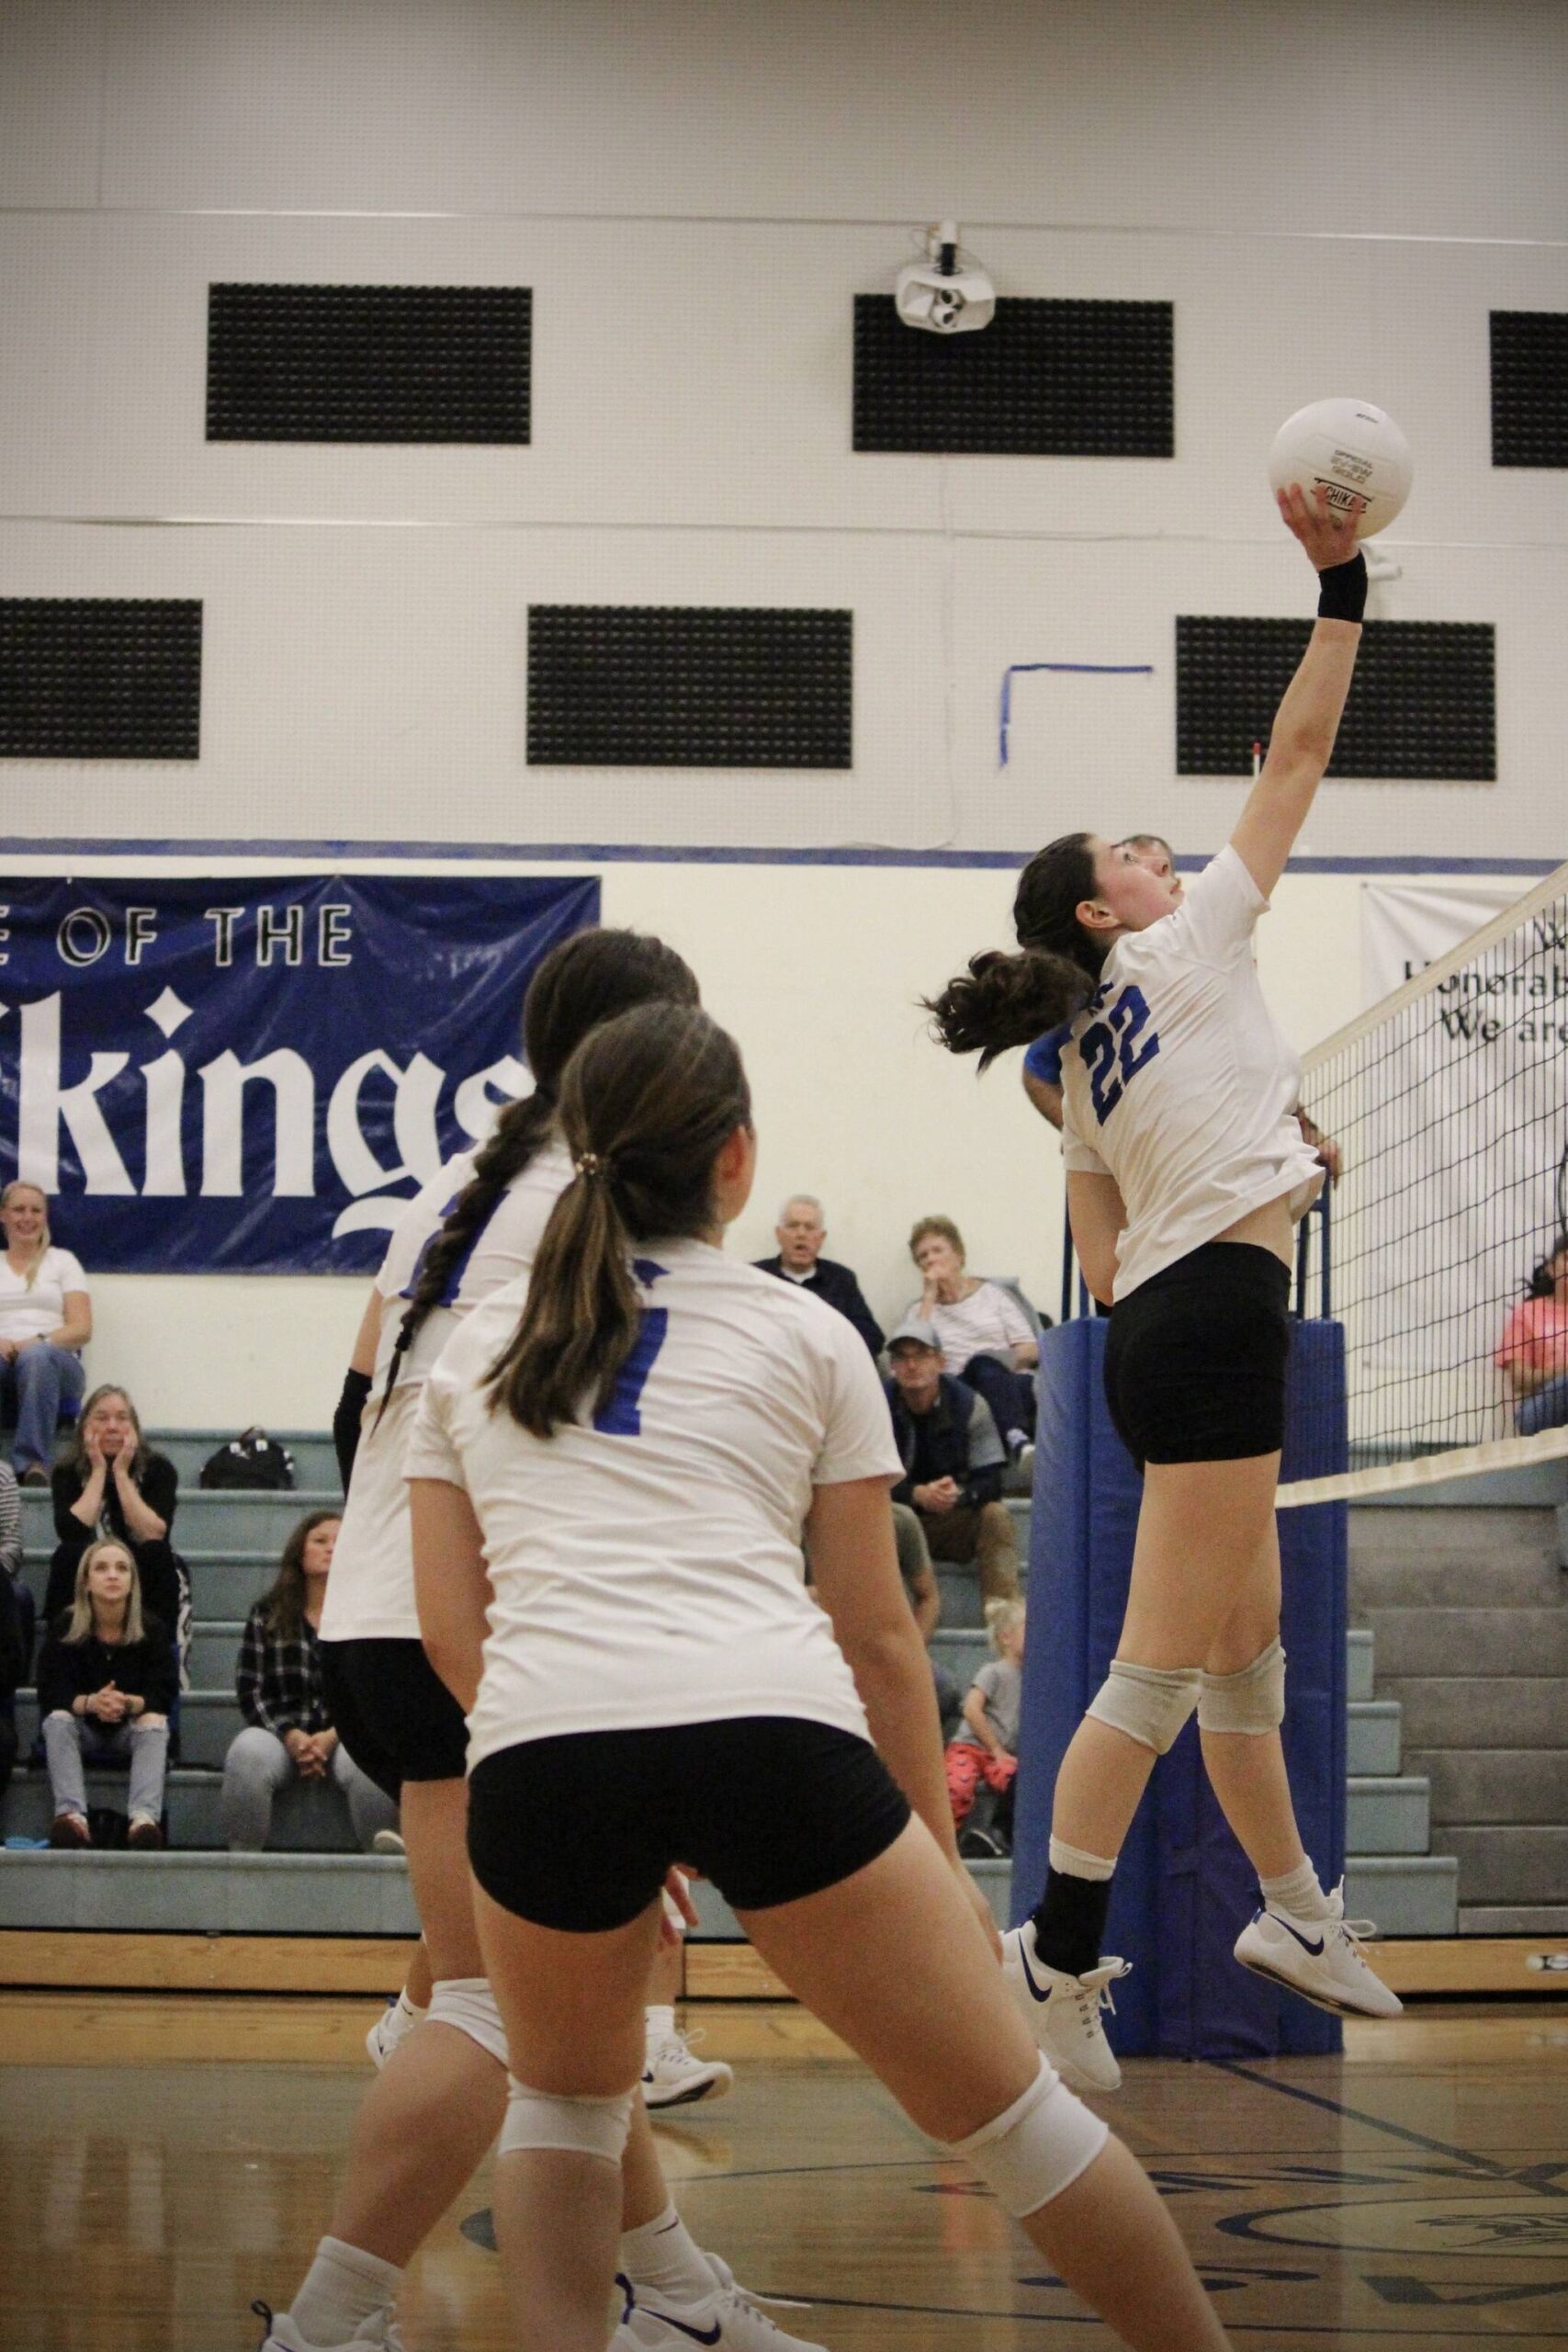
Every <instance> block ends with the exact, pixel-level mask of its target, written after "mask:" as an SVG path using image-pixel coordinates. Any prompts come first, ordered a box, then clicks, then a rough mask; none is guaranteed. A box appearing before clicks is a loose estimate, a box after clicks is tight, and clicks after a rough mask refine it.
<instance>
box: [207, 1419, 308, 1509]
mask: <svg viewBox="0 0 1568 2352" xmlns="http://www.w3.org/2000/svg"><path fill="white" fill-rule="evenodd" d="M200 1483H201V1484H202V1486H204V1487H243V1488H245V1489H248V1490H249V1491H250V1492H252V1493H258V1494H266V1493H271V1494H283V1493H287V1491H288V1489H289V1488H290V1487H292V1486H293V1485H294V1456H293V1455H292V1454H291V1453H289V1451H288V1447H287V1446H286V1445H279V1443H278V1442H277V1440H276V1438H275V1437H268V1435H267V1433H266V1431H265V1430H258V1429H249V1430H241V1432H240V1434H239V1436H238V1437H236V1438H231V1439H230V1441H229V1442H228V1444H227V1445H220V1447H219V1449H218V1451H217V1453H209V1455H208V1457H207V1460H206V1461H205V1462H204V1463H203V1464H202V1465H201V1481H200Z"/></svg>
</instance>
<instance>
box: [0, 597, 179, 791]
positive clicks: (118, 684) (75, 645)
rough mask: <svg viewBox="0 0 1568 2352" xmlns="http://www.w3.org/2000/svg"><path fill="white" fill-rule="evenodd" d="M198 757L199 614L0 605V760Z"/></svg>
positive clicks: (60, 604) (96, 605) (141, 601)
mask: <svg viewBox="0 0 1568 2352" xmlns="http://www.w3.org/2000/svg"><path fill="white" fill-rule="evenodd" d="M200 755H201V605H200V602H199V600H198V599H195V598H190V599H186V598H184V597H156V598H154V597H145V598H143V597H123V598H122V597H117V596H4V597H0V759H8V760H194V759H198V758H199V757H200Z"/></svg>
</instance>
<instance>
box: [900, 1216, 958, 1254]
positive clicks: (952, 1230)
mask: <svg viewBox="0 0 1568 2352" xmlns="http://www.w3.org/2000/svg"><path fill="white" fill-rule="evenodd" d="M928 1233H936V1234H940V1235H941V1237H942V1239H943V1240H944V1241H951V1242H952V1244H953V1248H954V1249H955V1250H957V1252H958V1254H959V1256H960V1257H961V1258H962V1257H964V1255H965V1254H966V1253H965V1250H964V1236H963V1235H962V1234H961V1233H960V1232H959V1230H958V1227H956V1226H955V1225H954V1224H953V1219H952V1218H951V1217H950V1216H918V1217H917V1218H916V1219H915V1222H914V1224H913V1225H912V1226H911V1227H910V1228H909V1255H910V1257H911V1258H912V1257H913V1256H914V1254H915V1252H916V1250H918V1249H919V1246H920V1244H921V1242H922V1241H923V1240H924V1239H925V1238H926V1236H927V1234H928Z"/></svg>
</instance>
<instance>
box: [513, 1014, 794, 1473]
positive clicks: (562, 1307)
mask: <svg viewBox="0 0 1568 2352" xmlns="http://www.w3.org/2000/svg"><path fill="white" fill-rule="evenodd" d="M560 1120H561V1126H562V1129H563V1130H564V1132H565V1135H566V1139H567V1142H568V1144H569V1146H570V1149H571V1153H572V1159H573V1164H574V1167H575V1170H576V1173H575V1175H574V1178H573V1181H572V1182H571V1183H570V1184H569V1185H568V1186H567V1189H566V1191H565V1192H564V1193H562V1194H561V1196H560V1198H559V1200H558V1202H557V1203H556V1205H555V1208H554V1210H553V1211H552V1212H551V1216H550V1221H549V1223H548V1225H547V1227H545V1232H544V1238H543V1239H542V1240H541V1242H540V1244H539V1248H538V1251H537V1253H536V1257H535V1260H534V1271H533V1273H532V1275H531V1277H530V1280H529V1283H528V1298H527V1304H526V1305H525V1307H524V1310H523V1316H522V1319H521V1321H520V1322H519V1323H518V1326H517V1329H516V1330H515V1331H514V1332H513V1336H512V1338H511V1340H509V1341H508V1343H507V1345H506V1346H505V1347H504V1348H503V1349H502V1352H501V1354H500V1355H499V1356H498V1357H497V1358H496V1360H495V1362H494V1363H492V1364H491V1367H490V1371H489V1374H488V1375H487V1377H488V1381H489V1385H490V1388H491V1402H492V1405H494V1406H497V1407H500V1406H504V1407H505V1408H506V1410H507V1411H508V1412H509V1413H511V1415H512V1416H513V1419H514V1420H517V1421H519V1422H521V1424H522V1426H523V1427H524V1428H525V1430H528V1431H529V1432H530V1433H531V1434H532V1435H533V1436H535V1437H538V1438H547V1437H550V1436H551V1435H553V1433H554V1431H555V1430H556V1429H557V1428H558V1425H559V1424H560V1423H561V1422H562V1421H570V1420H573V1419H576V1417H577V1416H578V1414H579V1413H580V1412H581V1410H582V1409H583V1408H584V1406H585V1405H586V1406H587V1407H588V1408H590V1409H591V1411H592V1413H593V1414H594V1415H602V1414H603V1413H604V1411H605V1410H606V1408H608V1406H609V1404H610V1400H611V1397H612V1396H613V1395H614V1392H615V1382H616V1379H617V1377H618V1375H619V1374H620V1372H621V1369H622V1367H623V1365H624V1364H625V1363H626V1359H627V1357H628V1356H629V1355H630V1354H631V1352H632V1350H633V1348H634V1347H635V1346H636V1344H637V1337H638V1334H639V1332H640V1330H641V1328H642V1302H641V1299H640V1297H639V1295H638V1292H637V1284H636V1282H635V1280H634V1278H633V1277H634V1272H635V1269H634V1267H633V1264H632V1246H633V1244H634V1243H636V1242H643V1241H651V1240H654V1239H658V1238H675V1237H678V1236H689V1235H697V1234H701V1233H703V1232H705V1230H706V1228H707V1227H709V1226H710V1225H711V1224H712V1223H713V1219H714V1161H715V1159H716V1157H717V1155H718V1151H719V1148H720V1147H721V1146H722V1145H723V1144H724V1143H725V1141H726V1140H727V1139H728V1136H731V1135H733V1133H734V1132H735V1130H736V1128H737V1127H740V1126H748V1127H749V1126H750V1122H751V1096H750V1089H749V1088H748V1086H747V1083H746V1073H745V1070H744V1069H743V1068H742V1067H741V1061H740V1055H739V1050H738V1048H737V1046H736V1045H735V1042H734V1040H733V1038H731V1037H729V1036H727V1035H726V1034H725V1032H724V1031H723V1030H722V1029H721V1028H719V1026H718V1024H717V1023H716V1022H715V1021H713V1020H712V1019H710V1017H709V1016H708V1015H707V1014H706V1013H705V1012H701V1011H700V1010H699V1009H698V1008H697V1007H696V1006H694V1005H681V1004H671V1003H655V1004H646V1005H643V1006H641V1007H639V1008H638V1009H637V1011H635V1012H624V1013H622V1014H621V1015H620V1016H619V1018H618V1019H616V1020H614V1021H608V1022H605V1023H604V1024H603V1026H602V1027H600V1028H598V1029H595V1030H594V1031H593V1032H592V1035H590V1036H588V1037H587V1038H586V1039H585V1040H584V1042H583V1043H582V1044H581V1046H579V1047H578V1049H577V1051H576V1053H574V1054H573V1056H572V1057H571V1059H570V1062H569V1063H568V1065H567V1068H566V1070H565V1073H564V1075H563V1077H562V1080H561V1098H560Z"/></svg>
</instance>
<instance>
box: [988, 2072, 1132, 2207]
mask: <svg viewBox="0 0 1568 2352" xmlns="http://www.w3.org/2000/svg"><path fill="white" fill-rule="evenodd" d="M1110 2137H1111V2134H1110V2132H1109V2131H1108V2130H1107V2129H1106V2127H1105V2125H1104V2124H1103V2123H1102V2122H1101V2121H1100V2118H1099V2116H1098V2115H1096V2114H1094V2113H1093V2112H1092V2110H1091V2109H1089V2108H1087V2107H1086V2106H1085V2105H1084V2103H1083V2101H1082V2099H1081V2098H1077V2096H1076V2095H1075V2093H1073V2092H1072V2091H1070V2090H1069V2089H1068V2088H1067V2086H1066V2083H1065V2082H1063V2080H1062V2078H1061V2076H1060V2075H1058V2074H1057V2073H1056V2072H1055V2068H1054V2067H1052V2066H1051V2065H1049V2064H1047V2063H1046V2061H1045V2060H1044V2059H1043V2058H1042V2060H1041V2061H1040V2072H1039V2073H1038V2074H1037V2075H1035V2077H1034V2080H1033V2081H1032V2083H1031V2084H1030V2086H1029V2088H1028V2089H1027V2090H1026V2091H1025V2092H1024V2094H1023V2096H1022V2098H1015V2099H1014V2101H1013V2103H1012V2105H1011V2106H1010V2108H1007V2109H1004V2110H1003V2112H1002V2113H1001V2114H1000V2115H998V2116H997V2117H996V2119H995V2120H994V2121H992V2122H990V2123H983V2124H982V2125H981V2126H980V2129H979V2130H978V2131H972V2132H971V2133H970V2134H969V2137H968V2138H967V2140H954V2141H953V2142H952V2143H951V2147H952V2152H953V2154H954V2155H955V2156H962V2157H963V2158H964V2163H965V2164H970V2165H974V2167H975V2170H976V2172H977V2173H978V2174H979V2176H980V2177H981V2179H982V2180H983V2181H984V2182H985V2184H986V2186H987V2188H988V2189H989V2190H990V2191H991V2193H992V2195H993V2196H994V2197H995V2198H996V2200H997V2202H998V2205H1000V2206H1001V2207H1002V2208H1003V2209H1004V2211H1007V2212H1009V2213H1010V2214H1011V2215H1012V2218H1013V2220H1014V2221H1015V2222H1021V2221H1022V2220H1023V2219H1024V2217H1025V2215H1026V2214H1029V2213H1037V2212H1038V2211H1040V2208H1041V2207H1042V2205H1049V2203H1050V2202H1051V2199H1053V2198H1054V2197H1060V2195H1061V2194H1062V2191H1063V2190H1064V2189H1065V2188H1071V2187H1072V2185H1073V2183H1074V2181H1075V2180H1077V2177H1078V2175H1079V2174H1080V2173H1082V2172H1087V2171H1088V2169H1089V2165H1091V2164H1092V2163H1093V2162H1094V2160H1095V2158H1096V2156H1098V2155H1099V2154H1100V2150H1101V2148H1103V2147H1104V2145H1105V2143H1106V2142H1107V2140H1108V2139H1109V2138H1110Z"/></svg>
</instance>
